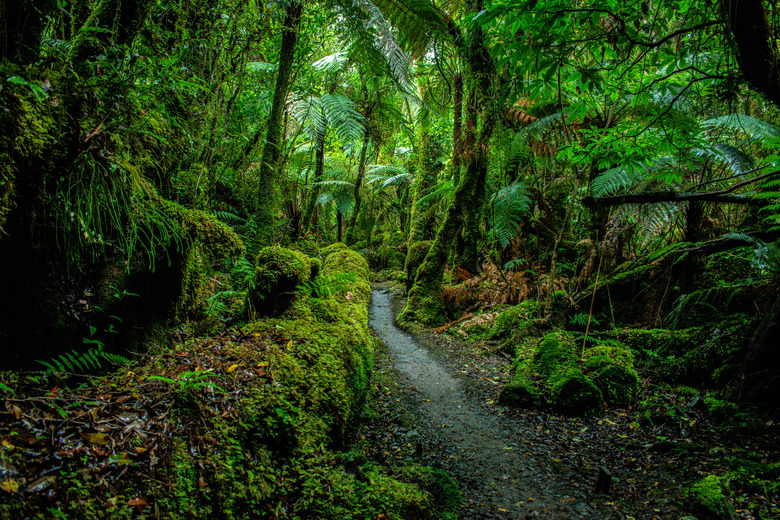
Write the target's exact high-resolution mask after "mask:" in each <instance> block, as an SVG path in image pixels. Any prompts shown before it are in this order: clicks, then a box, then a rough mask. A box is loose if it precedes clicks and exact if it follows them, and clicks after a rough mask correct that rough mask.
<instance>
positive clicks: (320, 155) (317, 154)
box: [301, 128, 325, 234]
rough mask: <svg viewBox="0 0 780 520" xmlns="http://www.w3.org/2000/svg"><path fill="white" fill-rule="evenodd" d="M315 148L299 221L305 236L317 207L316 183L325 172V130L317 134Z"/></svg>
mask: <svg viewBox="0 0 780 520" xmlns="http://www.w3.org/2000/svg"><path fill="white" fill-rule="evenodd" d="M315 146H316V150H315V151H314V177H313V178H312V181H311V183H310V188H309V198H308V200H307V201H306V208H305V209H304V212H303V219H302V220H301V231H302V232H303V233H304V234H306V233H307V232H308V231H309V228H310V227H311V221H312V217H313V216H314V208H316V207H317V195H319V192H320V190H319V185H318V183H319V182H320V181H322V174H323V173H324V172H325V128H323V129H322V132H317V142H316V144H315Z"/></svg>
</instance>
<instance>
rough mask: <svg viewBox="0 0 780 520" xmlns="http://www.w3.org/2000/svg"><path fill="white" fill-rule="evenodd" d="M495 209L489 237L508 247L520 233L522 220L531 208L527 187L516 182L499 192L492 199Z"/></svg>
mask: <svg viewBox="0 0 780 520" xmlns="http://www.w3.org/2000/svg"><path fill="white" fill-rule="evenodd" d="M490 203H491V205H492V207H493V226H492V227H491V229H490V231H489V232H488V233H489V237H490V238H492V239H493V240H495V241H497V242H498V243H499V244H501V247H507V246H508V245H509V243H510V242H511V241H512V240H513V239H514V238H515V237H517V235H518V233H519V232H520V226H521V223H522V218H523V216H524V215H526V214H527V213H528V211H529V210H530V208H531V199H530V198H529V197H528V192H527V191H526V188H525V185H524V184H523V183H522V182H514V183H512V184H510V185H509V186H505V187H503V188H501V189H500V190H498V191H497V192H496V193H494V194H493V196H491V197H490Z"/></svg>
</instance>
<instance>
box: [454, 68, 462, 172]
mask: <svg viewBox="0 0 780 520" xmlns="http://www.w3.org/2000/svg"><path fill="white" fill-rule="evenodd" d="M453 83H454V85H453V89H454V91H455V92H454V94H453V98H454V99H453V105H452V185H453V186H457V185H458V182H459V181H460V163H461V156H462V155H463V131H462V129H461V126H462V120H463V76H462V75H461V74H460V73H458V74H456V75H455V81H454V82H453Z"/></svg>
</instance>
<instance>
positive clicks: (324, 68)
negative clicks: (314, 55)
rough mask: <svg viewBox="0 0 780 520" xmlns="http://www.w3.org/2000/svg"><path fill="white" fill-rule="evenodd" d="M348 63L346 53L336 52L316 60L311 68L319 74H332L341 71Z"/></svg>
mask: <svg viewBox="0 0 780 520" xmlns="http://www.w3.org/2000/svg"><path fill="white" fill-rule="evenodd" d="M348 61H349V56H348V55H347V53H346V52H337V53H334V54H330V55H328V56H325V57H324V58H320V59H318V60H317V61H315V62H314V63H312V67H314V69H315V70H318V71H320V72H326V73H330V74H333V73H336V72H338V71H340V70H341V69H343V68H344V65H345V64H346V63H347V62H348Z"/></svg>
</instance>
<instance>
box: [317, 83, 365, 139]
mask: <svg viewBox="0 0 780 520" xmlns="http://www.w3.org/2000/svg"><path fill="white" fill-rule="evenodd" d="M321 102H322V109H323V112H324V114H325V117H326V118H327V120H328V124H329V125H330V128H332V129H333V131H334V132H335V133H336V135H337V136H338V138H339V139H340V140H341V142H342V143H348V142H356V141H358V140H360V139H361V138H362V136H363V121H364V119H365V118H364V117H363V116H362V115H361V114H360V112H358V111H357V110H356V107H357V105H355V103H354V102H353V101H352V100H351V99H349V98H348V97H346V96H342V95H339V94H325V95H324V96H322V99H321Z"/></svg>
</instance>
